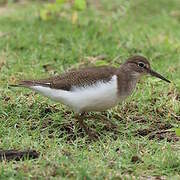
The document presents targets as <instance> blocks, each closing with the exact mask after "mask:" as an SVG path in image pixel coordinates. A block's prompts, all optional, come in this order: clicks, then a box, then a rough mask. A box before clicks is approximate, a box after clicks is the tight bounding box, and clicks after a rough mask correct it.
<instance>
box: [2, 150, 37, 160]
mask: <svg viewBox="0 0 180 180" xmlns="http://www.w3.org/2000/svg"><path fill="white" fill-rule="evenodd" d="M38 157H39V153H38V152H36V151H35V150H27V151H18V150H14V149H12V150H0V161H3V160H7V161H10V160H14V161H20V160H25V159H27V158H28V159H36V158H38Z"/></svg>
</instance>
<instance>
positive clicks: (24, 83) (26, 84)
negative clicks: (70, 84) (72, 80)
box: [9, 80, 50, 88]
mask: <svg viewBox="0 0 180 180" xmlns="http://www.w3.org/2000/svg"><path fill="white" fill-rule="evenodd" d="M39 85H40V86H44V87H49V86H50V83H44V82H39V81H35V80H22V81H20V82H19V83H18V84H10V85H9V86H10V87H26V88H31V87H32V86H39Z"/></svg>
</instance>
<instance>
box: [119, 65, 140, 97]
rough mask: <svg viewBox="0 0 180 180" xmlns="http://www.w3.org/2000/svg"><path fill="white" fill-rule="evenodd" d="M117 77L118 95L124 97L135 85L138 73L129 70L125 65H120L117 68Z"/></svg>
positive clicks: (138, 76)
mask: <svg viewBox="0 0 180 180" xmlns="http://www.w3.org/2000/svg"><path fill="white" fill-rule="evenodd" d="M117 77H118V94H119V96H123V97H126V96H128V95H130V94H131V93H132V92H133V90H134V89H135V87H136V83H137V82H138V80H139V78H140V75H139V74H137V73H135V72H133V71H131V70H129V69H128V68H126V67H125V66H123V65H122V66H121V67H120V68H119V69H118V70H117Z"/></svg>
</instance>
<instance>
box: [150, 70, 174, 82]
mask: <svg viewBox="0 0 180 180" xmlns="http://www.w3.org/2000/svg"><path fill="white" fill-rule="evenodd" d="M148 73H149V74H151V75H152V76H155V77H157V78H160V79H162V80H164V81H166V82H168V83H170V82H171V81H169V80H168V79H166V78H165V77H163V76H161V75H160V74H159V73H157V72H155V71H153V70H152V69H148Z"/></svg>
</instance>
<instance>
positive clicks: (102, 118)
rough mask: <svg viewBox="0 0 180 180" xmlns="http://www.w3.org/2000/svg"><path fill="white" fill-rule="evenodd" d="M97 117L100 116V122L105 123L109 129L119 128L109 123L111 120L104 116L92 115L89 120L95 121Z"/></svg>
mask: <svg viewBox="0 0 180 180" xmlns="http://www.w3.org/2000/svg"><path fill="white" fill-rule="evenodd" d="M96 116H98V117H99V120H100V121H102V122H103V123H105V124H106V125H107V126H108V128H110V129H114V128H117V126H116V125H115V124H113V123H112V122H111V121H109V119H108V118H107V117H106V116H105V115H102V114H96V115H90V116H89V118H91V119H94V118H96Z"/></svg>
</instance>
